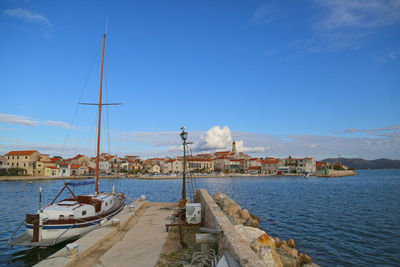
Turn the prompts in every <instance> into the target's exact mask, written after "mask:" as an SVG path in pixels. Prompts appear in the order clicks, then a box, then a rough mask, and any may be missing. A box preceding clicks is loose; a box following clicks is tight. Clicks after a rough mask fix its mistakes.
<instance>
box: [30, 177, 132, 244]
mask: <svg viewBox="0 0 400 267" xmlns="http://www.w3.org/2000/svg"><path fill="white" fill-rule="evenodd" d="M85 184H89V182H78V183H76V182H69V183H65V185H64V187H63V189H62V190H61V191H60V193H59V195H60V194H61V193H62V192H63V191H64V190H65V189H68V190H69V191H70V193H71V198H67V199H63V200H61V201H59V202H57V203H56V200H57V197H56V198H55V199H54V200H53V201H52V202H51V203H50V205H48V206H47V207H45V208H43V209H40V210H39V211H38V212H37V213H36V214H27V215H26V219H25V226H26V233H27V234H28V235H29V236H30V237H31V238H32V240H31V242H39V243H40V242H41V241H43V240H44V243H49V244H51V243H52V242H50V241H51V240H54V241H55V242H54V244H55V243H57V241H58V240H65V239H69V238H73V237H77V236H81V235H83V234H85V233H87V232H89V231H91V230H93V229H94V228H95V227H97V226H98V225H99V224H101V223H102V221H104V220H108V219H109V218H111V217H113V216H114V215H116V214H117V213H118V212H120V211H121V210H122V209H123V208H124V206H125V195H124V194H123V193H114V192H113V193H103V192H101V193H98V194H93V195H78V196H75V195H74V193H73V192H72V190H71V189H70V186H79V185H85Z"/></svg>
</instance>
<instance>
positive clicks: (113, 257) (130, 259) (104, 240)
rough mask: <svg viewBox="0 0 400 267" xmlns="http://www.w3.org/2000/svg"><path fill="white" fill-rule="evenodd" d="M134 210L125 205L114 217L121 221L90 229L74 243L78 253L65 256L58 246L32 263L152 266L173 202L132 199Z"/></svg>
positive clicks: (46, 264) (64, 251) (109, 266)
mask: <svg viewBox="0 0 400 267" xmlns="http://www.w3.org/2000/svg"><path fill="white" fill-rule="evenodd" d="M134 204H135V206H136V207H137V208H138V210H137V212H136V213H135V214H132V213H130V212H129V211H128V209H125V210H124V211H123V212H121V214H118V215H117V216H116V217H117V218H119V219H120V220H121V225H120V226H119V227H118V229H117V228H115V227H110V226H106V227H102V228H98V229H95V230H93V231H92V232H90V233H89V234H87V235H85V236H84V237H82V238H81V239H78V240H77V241H75V242H74V243H77V244H79V255H78V256H77V257H74V258H68V257H65V256H64V255H65V253H66V250H65V249H62V250H60V251H58V252H56V253H55V254H53V255H52V256H50V257H49V258H47V259H45V260H43V261H41V262H40V263H38V264H37V265H36V266H40V267H47V266H74V267H75V266H82V267H88V266H96V267H100V266H106V267H112V266H140V267H142V266H143V267H146V266H154V265H155V264H156V263H157V260H158V258H159V255H160V252H161V249H162V247H163V245H164V243H165V241H166V238H167V235H168V233H167V232H166V230H165V224H167V223H170V221H169V220H168V217H169V216H171V215H172V213H173V211H174V208H175V207H176V205H177V204H176V203H157V202H141V203H139V202H134Z"/></svg>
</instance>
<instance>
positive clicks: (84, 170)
mask: <svg viewBox="0 0 400 267" xmlns="http://www.w3.org/2000/svg"><path fill="white" fill-rule="evenodd" d="M70 169H71V175H74V176H79V175H88V174H89V168H88V167H86V166H84V165H82V164H74V165H70Z"/></svg>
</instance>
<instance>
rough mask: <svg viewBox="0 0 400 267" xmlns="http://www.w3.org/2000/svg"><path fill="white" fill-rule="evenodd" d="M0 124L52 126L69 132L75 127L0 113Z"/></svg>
mask: <svg viewBox="0 0 400 267" xmlns="http://www.w3.org/2000/svg"><path fill="white" fill-rule="evenodd" d="M0 123H5V124H14V125H23V126H31V127H37V126H39V125H45V126H54V127H59V128H64V129H71V130H75V129H76V127H75V126H72V125H71V124H69V123H67V122H63V121H53V120H46V121H45V122H41V121H39V120H37V119H35V118H32V117H28V116H20V115H14V114H4V113H0Z"/></svg>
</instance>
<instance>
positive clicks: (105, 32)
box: [104, 17, 108, 35]
mask: <svg viewBox="0 0 400 267" xmlns="http://www.w3.org/2000/svg"><path fill="white" fill-rule="evenodd" d="M107 28H108V17H106V29H105V31H104V35H106V34H107Z"/></svg>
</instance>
